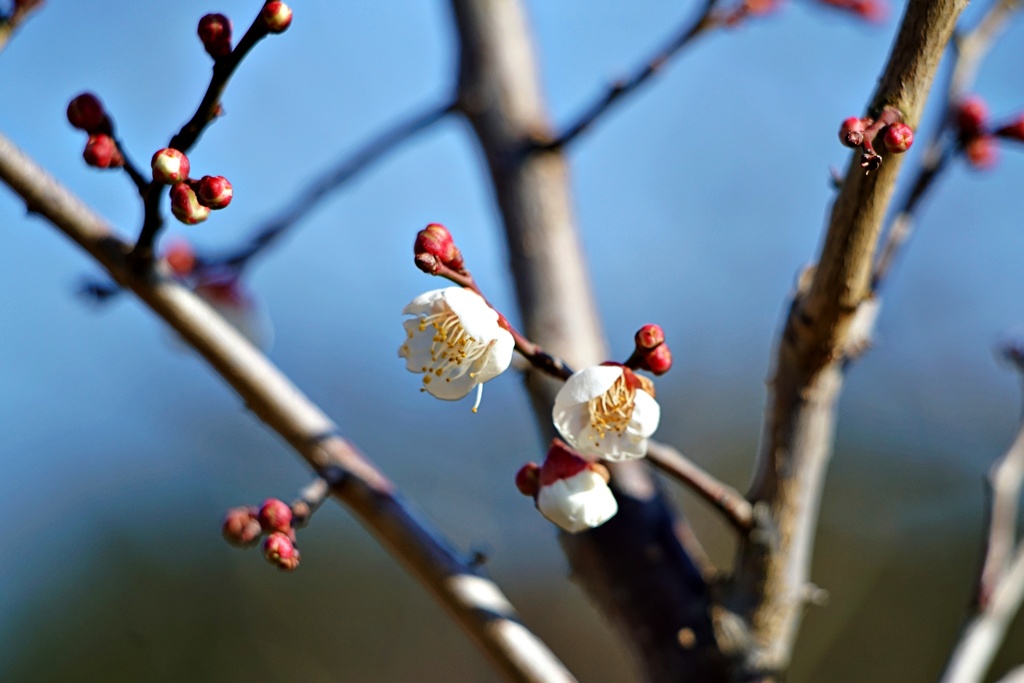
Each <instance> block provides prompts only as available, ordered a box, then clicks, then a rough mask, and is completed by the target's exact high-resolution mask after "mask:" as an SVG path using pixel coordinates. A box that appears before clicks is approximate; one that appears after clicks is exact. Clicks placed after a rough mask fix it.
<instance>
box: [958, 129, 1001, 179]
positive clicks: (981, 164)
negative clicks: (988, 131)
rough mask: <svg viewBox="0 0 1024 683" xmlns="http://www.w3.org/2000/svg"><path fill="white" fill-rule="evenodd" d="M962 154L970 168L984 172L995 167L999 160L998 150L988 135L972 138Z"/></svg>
mask: <svg viewBox="0 0 1024 683" xmlns="http://www.w3.org/2000/svg"><path fill="white" fill-rule="evenodd" d="M964 154H966V155H967V161H969V162H970V164H971V166H973V167H974V168H976V169H977V170H979V171H986V170H988V169H990V168H992V167H993V166H995V165H996V162H997V161H998V160H999V150H998V149H997V148H996V141H995V140H994V139H993V138H992V137H990V136H988V135H979V136H978V137H976V138H973V139H972V140H971V141H970V142H968V143H967V146H966V147H964Z"/></svg>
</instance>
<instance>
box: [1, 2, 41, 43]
mask: <svg viewBox="0 0 1024 683" xmlns="http://www.w3.org/2000/svg"><path fill="white" fill-rule="evenodd" d="M42 5H43V0H23V1H22V2H19V3H16V4H15V6H14V11H13V12H11V13H10V15H8V16H6V17H4V16H0V52H3V51H4V48H5V47H7V43H9V42H10V40H11V38H13V37H14V33H15V32H16V31H17V30H18V28H19V27H20V26H21V25H22V24H23V23H25V20H26V19H28V18H29V16H31V14H32V13H33V12H35V11H36V10H37V9H39V8H40V7H42Z"/></svg>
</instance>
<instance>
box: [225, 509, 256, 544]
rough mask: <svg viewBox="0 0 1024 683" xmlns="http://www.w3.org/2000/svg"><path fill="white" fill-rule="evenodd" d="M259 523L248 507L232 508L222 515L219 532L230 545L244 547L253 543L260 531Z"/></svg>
mask: <svg viewBox="0 0 1024 683" xmlns="http://www.w3.org/2000/svg"><path fill="white" fill-rule="evenodd" d="M262 531H263V530H262V528H261V527H260V523H259V522H258V521H256V517H255V515H253V513H252V510H250V509H249V508H232V509H230V510H228V513H227V515H225V516H224V526H223V528H222V529H221V532H222V533H223V534H224V538H225V540H227V542H228V543H230V544H231V545H237V546H240V547H243V548H244V547H246V546H250V545H255V543H256V542H257V541H258V540H259V538H260V534H261V533H262Z"/></svg>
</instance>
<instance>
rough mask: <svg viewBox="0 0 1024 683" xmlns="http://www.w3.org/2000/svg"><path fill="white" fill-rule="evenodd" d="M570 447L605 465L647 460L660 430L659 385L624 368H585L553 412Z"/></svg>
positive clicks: (568, 385) (563, 391)
mask: <svg viewBox="0 0 1024 683" xmlns="http://www.w3.org/2000/svg"><path fill="white" fill-rule="evenodd" d="M551 417H552V420H553V421H554V423H555V427H556V428H557V429H558V431H559V433H561V435H562V437H563V438H564V439H565V440H566V441H568V442H569V445H570V446H572V447H573V448H575V449H576V450H577V451H579V452H580V453H582V454H584V455H591V456H596V457H599V458H604V459H605V460H629V459H631V458H642V457H643V456H644V455H646V453H647V439H648V437H650V436H651V434H653V433H654V431H655V430H656V429H657V428H658V421H659V420H660V419H661V408H660V407H659V406H658V402H657V401H655V400H654V384H653V383H652V382H651V381H650V380H649V379H647V378H646V377H641V376H640V375H637V374H635V373H633V371H632V370H630V369H628V368H624V367H622V366H621V365H598V366H594V367H591V368H584V369H583V370H580V371H579V372H577V373H576V374H574V375H573V376H572V377H570V378H569V379H568V381H566V383H565V386H563V387H562V389H561V390H560V391H559V392H558V395H557V396H556V397H555V407H554V410H553V411H552V413H551Z"/></svg>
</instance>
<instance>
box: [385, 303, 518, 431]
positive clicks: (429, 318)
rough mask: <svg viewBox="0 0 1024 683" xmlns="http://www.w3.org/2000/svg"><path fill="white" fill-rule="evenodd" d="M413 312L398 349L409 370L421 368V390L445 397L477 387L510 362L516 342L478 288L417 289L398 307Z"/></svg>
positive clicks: (464, 394) (438, 396) (454, 397)
mask: <svg viewBox="0 0 1024 683" xmlns="http://www.w3.org/2000/svg"><path fill="white" fill-rule="evenodd" d="M402 312H403V313H405V314H406V315H412V316H415V317H413V318H410V319H409V320H406V321H405V322H404V323H403V325H404V326H405V332H406V336H407V339H406V340H405V343H404V344H402V347H401V348H400V349H399V350H398V355H399V356H400V357H402V358H405V359H406V363H405V367H406V369H408V370H409V371H410V372H416V373H422V374H423V390H424V391H427V392H429V393H430V394H432V395H434V396H436V397H437V398H440V399H444V400H446V401H455V400H457V399H460V398H462V397H464V396H466V395H467V394H469V392H471V391H473V389H474V388H476V389H477V390H478V394H477V400H476V404H475V405H474V406H473V410H474V412H475V411H476V408H477V406H478V405H479V403H480V392H482V390H483V383H484V382H486V381H487V380H489V379H493V378H495V377H497V376H498V375H500V374H501V373H502V372H504V371H505V369H506V368H508V366H509V363H511V362H512V350H513V348H515V342H514V341H513V339H512V335H511V334H509V332H508V330H506V329H505V328H503V327H501V326H500V325H499V324H498V313H497V311H495V310H494V309H493V308H491V307H490V306H488V305H487V302H485V301H484V300H483V297H481V296H480V295H479V294H476V293H475V292H471V291H469V290H468V289H463V288H462V287H447V288H445V289H435V290H433V291H430V292H426V293H425V294H421V295H419V296H418V297H416V298H415V299H413V300H412V302H411V303H410V304H409V305H408V306H406V307H405V310H403V311H402Z"/></svg>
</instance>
